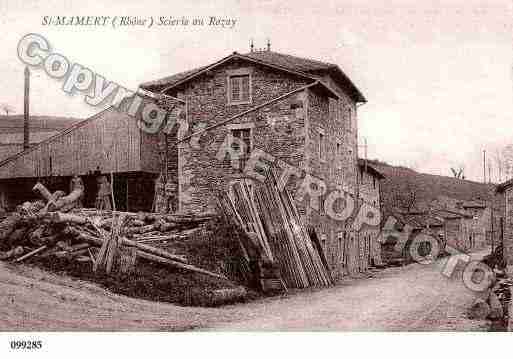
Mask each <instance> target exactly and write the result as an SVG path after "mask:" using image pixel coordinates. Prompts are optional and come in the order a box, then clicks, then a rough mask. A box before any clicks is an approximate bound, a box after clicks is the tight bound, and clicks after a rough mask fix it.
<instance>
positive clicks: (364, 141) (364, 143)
mask: <svg viewBox="0 0 513 359" xmlns="http://www.w3.org/2000/svg"><path fill="white" fill-rule="evenodd" d="M363 146H364V147H363V150H364V154H365V155H364V158H365V172H367V137H364V138H363Z"/></svg>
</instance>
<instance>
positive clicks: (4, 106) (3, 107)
mask: <svg viewBox="0 0 513 359" xmlns="http://www.w3.org/2000/svg"><path fill="white" fill-rule="evenodd" d="M0 109H1V110H2V111H3V112H5V114H6V115H7V116H9V114H10V113H13V112H14V107H12V106H11V105H9V104H8V103H3V104H1V105H0Z"/></svg>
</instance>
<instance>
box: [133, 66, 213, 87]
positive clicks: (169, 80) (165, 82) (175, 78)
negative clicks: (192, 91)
mask: <svg viewBox="0 0 513 359" xmlns="http://www.w3.org/2000/svg"><path fill="white" fill-rule="evenodd" d="M206 67H208V66H202V67H198V68H195V69H192V70H189V71H184V72H179V73H177V74H174V75H171V76H166V77H163V78H161V79H158V80H154V81H148V82H145V83H142V84H141V85H140V87H142V88H144V89H147V90H155V91H160V90H161V89H163V88H164V87H168V86H173V85H174V84H176V83H178V82H180V81H182V80H183V79H185V78H187V77H188V76H190V75H193V74H195V73H197V72H200V71H201V70H203V69H205V68H206Z"/></svg>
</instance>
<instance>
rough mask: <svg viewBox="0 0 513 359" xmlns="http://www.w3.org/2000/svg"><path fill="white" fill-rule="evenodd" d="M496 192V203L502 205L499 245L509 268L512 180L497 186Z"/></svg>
mask: <svg viewBox="0 0 513 359" xmlns="http://www.w3.org/2000/svg"><path fill="white" fill-rule="evenodd" d="M496 192H497V195H498V196H499V198H498V199H497V202H499V203H502V204H503V205H502V206H501V207H502V215H501V217H502V228H501V229H500V231H501V236H500V239H499V241H500V242H499V243H501V244H502V245H503V254H504V259H505V260H506V264H507V265H508V267H509V266H511V265H513V179H512V180H509V181H506V182H504V183H501V184H500V185H498V186H497V189H496Z"/></svg>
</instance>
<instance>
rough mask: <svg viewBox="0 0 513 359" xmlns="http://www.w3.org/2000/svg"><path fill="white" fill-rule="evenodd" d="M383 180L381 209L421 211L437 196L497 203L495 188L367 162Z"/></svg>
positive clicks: (382, 163) (387, 210)
mask: <svg viewBox="0 0 513 359" xmlns="http://www.w3.org/2000/svg"><path fill="white" fill-rule="evenodd" d="M369 163H371V164H372V165H373V166H374V167H375V168H376V169H377V170H379V171H380V172H381V173H382V174H383V175H384V176H385V177H386V178H385V179H384V180H382V181H381V196H382V203H383V207H384V208H383V209H384V210H385V212H386V213H390V212H389V211H390V210H391V209H392V208H396V209H397V208H398V207H404V206H409V205H410V204H412V207H413V208H421V207H422V206H423V205H424V204H425V203H427V202H430V201H432V200H433V199H435V198H437V197H438V196H447V197H451V198H455V199H459V200H480V201H485V202H488V201H490V200H494V201H495V200H496V198H495V197H494V190H495V185H494V184H484V183H479V182H474V181H468V180H461V179H457V178H454V177H447V176H438V175H432V174H427V173H419V172H416V171H414V170H412V169H410V168H407V167H400V166H392V165H389V164H387V163H384V162H381V161H373V160H371V161H369Z"/></svg>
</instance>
